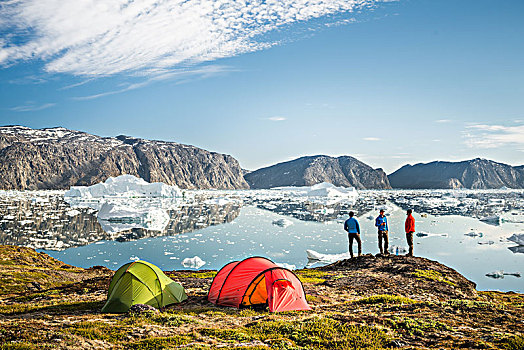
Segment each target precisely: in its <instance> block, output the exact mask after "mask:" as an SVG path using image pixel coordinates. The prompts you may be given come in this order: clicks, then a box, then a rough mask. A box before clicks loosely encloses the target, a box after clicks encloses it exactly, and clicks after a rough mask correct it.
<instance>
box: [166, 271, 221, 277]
mask: <svg viewBox="0 0 524 350" xmlns="http://www.w3.org/2000/svg"><path fill="white" fill-rule="evenodd" d="M217 273H218V272H217V271H205V272H179V273H177V274H176V275H172V276H173V277H183V278H213V277H215V276H216V275H217Z"/></svg>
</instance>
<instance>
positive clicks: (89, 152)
mask: <svg viewBox="0 0 524 350" xmlns="http://www.w3.org/2000/svg"><path fill="white" fill-rule="evenodd" d="M122 174H130V175H135V176H138V177H141V178H143V179H144V180H146V181H148V182H164V183H166V184H169V185H177V186H179V187H180V188H183V189H208V188H216V189H244V188H248V184H247V183H246V181H245V180H244V178H243V176H242V175H243V173H242V169H241V168H240V165H239V163H238V161H237V160H236V159H235V158H233V157H232V156H230V155H226V154H220V153H215V152H209V151H206V150H203V149H200V148H197V147H194V146H188V145H182V144H179V143H176V142H164V141H150V140H144V139H138V138H130V137H127V136H118V137H100V136H96V135H91V134H87V133H84V132H80V131H73V130H68V129H64V128H49V129H30V128H27V127H23V126H5V127H0V189H17V190H37V189H67V188H69V187H70V186H73V185H93V184H95V183H98V182H102V181H104V180H106V179H107V178H108V177H111V176H113V177H114V176H118V175H122Z"/></svg>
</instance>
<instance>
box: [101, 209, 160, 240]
mask: <svg viewBox="0 0 524 350" xmlns="http://www.w3.org/2000/svg"><path fill="white" fill-rule="evenodd" d="M97 218H98V222H99V223H100V225H101V226H102V229H103V230H104V231H105V232H108V233H116V232H122V231H126V230H129V229H132V228H144V229H147V230H152V231H164V230H165V228H166V226H167V224H168V223H169V214H168V213H167V211H166V210H164V209H161V208H137V207H131V206H126V205H122V204H117V203H110V202H109V203H108V202H106V203H104V204H103V205H102V208H100V211H99V212H98V215H97Z"/></svg>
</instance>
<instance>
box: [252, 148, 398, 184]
mask: <svg viewBox="0 0 524 350" xmlns="http://www.w3.org/2000/svg"><path fill="white" fill-rule="evenodd" d="M244 177H245V179H246V180H247V182H248V183H249V185H250V186H251V188H272V187H282V186H312V185H315V184H317V183H321V182H329V183H332V184H333V185H335V186H345V187H355V188H357V189H371V188H373V189H384V188H391V187H390V185H389V181H388V178H387V176H386V174H385V173H384V171H383V170H382V169H373V168H372V167H370V166H369V165H367V164H364V163H362V162H361V161H359V160H357V159H355V158H353V157H349V156H342V157H337V158H334V157H329V156H323V155H320V156H308V157H301V158H298V159H295V160H292V161H289V162H284V163H279V164H276V165H273V166H270V167H267V168H262V169H259V170H256V171H253V172H251V173H248V174H246V175H245V176H244Z"/></svg>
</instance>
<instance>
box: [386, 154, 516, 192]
mask: <svg viewBox="0 0 524 350" xmlns="http://www.w3.org/2000/svg"><path fill="white" fill-rule="evenodd" d="M388 179H389V182H390V184H391V186H392V187H393V188H409V189H424V188H470V189H498V188H502V187H507V188H524V166H518V167H513V166H511V165H507V164H503V163H497V162H494V161H491V160H486V159H480V158H476V159H472V160H466V161H463V162H440V161H437V162H431V163H425V164H423V163H419V164H415V165H410V164H407V165H404V166H403V167H402V168H400V169H398V170H397V171H395V172H394V173H392V174H390V175H388Z"/></svg>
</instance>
